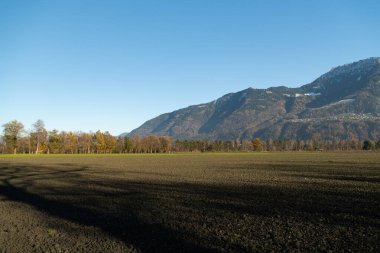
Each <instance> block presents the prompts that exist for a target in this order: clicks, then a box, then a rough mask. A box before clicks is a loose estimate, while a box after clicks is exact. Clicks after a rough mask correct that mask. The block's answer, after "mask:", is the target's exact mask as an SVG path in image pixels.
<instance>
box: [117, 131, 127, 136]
mask: <svg viewBox="0 0 380 253" xmlns="http://www.w3.org/2000/svg"><path fill="white" fill-rule="evenodd" d="M128 134H129V133H128V132H124V133H121V134H119V136H118V137H125V136H128Z"/></svg>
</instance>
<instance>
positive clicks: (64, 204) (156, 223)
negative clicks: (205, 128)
mask: <svg viewBox="0 0 380 253" xmlns="http://www.w3.org/2000/svg"><path fill="white" fill-rule="evenodd" d="M94 173H95V172H94V171H88V169H87V168H86V167H78V166H74V165H67V164H66V165H59V167H58V168H57V167H47V166H30V165H14V164H1V166H0V194H1V195H3V196H5V197H6V198H8V199H9V200H13V201H19V202H22V203H25V204H28V205H31V206H33V207H35V208H36V209H38V210H41V211H43V212H45V213H48V214H49V215H51V216H54V217H58V218H62V219H65V220H68V221H72V222H75V223H77V224H81V225H86V226H95V227H98V228H100V229H102V230H103V231H105V232H106V233H108V234H109V235H110V236H113V237H115V238H118V239H120V240H122V241H124V242H125V243H126V244H130V245H133V246H135V247H136V248H138V249H140V250H141V251H142V252H213V251H216V250H215V249H224V250H227V251H235V252H237V251H239V252H248V251H249V249H248V248H245V245H244V243H241V242H240V243H239V242H230V241H228V240H225V239H223V238H220V237H218V236H217V235H215V236H213V235H212V233H208V234H207V236H205V235H202V234H201V233H200V230H199V227H200V226H202V224H203V223H204V222H206V223H207V222H209V224H211V225H209V226H210V227H211V228H210V229H211V230H212V227H215V226H217V225H219V224H214V223H215V220H214V217H219V216H220V217H223V215H226V214H231V213H232V214H233V215H234V217H240V216H242V215H245V214H247V215H253V216H256V217H257V216H258V217H260V216H262V217H275V216H282V217H292V218H296V219H298V220H299V221H305V222H306V221H307V222H310V221H311V222H312V221H313V219H315V222H316V223H321V222H323V223H327V224H332V225H350V224H351V223H355V222H358V221H357V220H355V217H364V219H362V221H360V222H361V225H367V226H373V227H377V228H378V227H379V219H380V214H379V212H378V208H379V206H378V205H379V203H380V197H379V196H378V195H377V194H376V193H375V192H374V193H370V192H365V193H363V192H360V191H354V190H347V191H344V192H343V191H333V190H331V189H323V188H318V187H305V186H304V185H302V183H301V184H300V185H296V186H294V187H284V186H277V185H275V184H272V185H249V186H239V187H238V186H227V185H223V186H221V185H206V184H188V183H175V182H144V181H130V180H126V179H117V180H116V179H109V178H108V179H107V177H105V178H103V177H102V175H103V176H105V175H106V174H107V172H106V171H103V172H102V173H99V174H94ZM324 177H328V176H326V175H325V176H324ZM332 180H334V178H332ZM335 180H340V179H339V178H336V179H335ZM375 182H377V181H375ZM321 217H323V219H320V218H321ZM181 222H182V224H181ZM213 222H214V223H213ZM227 222H228V221H227ZM192 223H193V224H192ZM234 232H236V231H226V233H227V234H229V233H234Z"/></svg>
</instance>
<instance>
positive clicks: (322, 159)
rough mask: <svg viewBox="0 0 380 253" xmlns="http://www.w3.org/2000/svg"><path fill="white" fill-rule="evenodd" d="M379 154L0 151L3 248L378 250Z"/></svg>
mask: <svg viewBox="0 0 380 253" xmlns="http://www.w3.org/2000/svg"><path fill="white" fill-rule="evenodd" d="M379 235H380V153H374V152H368V153H365V152H357V153H260V154H252V155H247V154H232V155H228V154H219V155H213V154H209V155H127V156H38V157H30V156H26V157H19V156H17V157H1V156H0V252H380V246H379Z"/></svg>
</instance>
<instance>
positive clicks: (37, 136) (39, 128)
mask: <svg viewBox="0 0 380 253" xmlns="http://www.w3.org/2000/svg"><path fill="white" fill-rule="evenodd" d="M47 137H48V134H47V131H46V129H45V123H44V122H43V121H42V120H40V119H39V120H37V121H36V123H34V124H33V131H32V133H31V138H32V140H33V142H34V144H35V146H36V149H35V153H36V154H39V153H41V152H43V151H44V150H45V149H47V144H46V142H47Z"/></svg>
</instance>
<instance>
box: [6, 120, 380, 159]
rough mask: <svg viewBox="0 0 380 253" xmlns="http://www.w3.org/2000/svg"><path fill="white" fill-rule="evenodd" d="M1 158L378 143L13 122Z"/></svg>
mask: <svg viewBox="0 0 380 253" xmlns="http://www.w3.org/2000/svg"><path fill="white" fill-rule="evenodd" d="M0 137H1V138H0V153H1V154H111V153H171V152H251V151H313V150H321V151H322V150H361V149H364V150H375V149H380V140H378V141H377V142H376V141H374V140H364V141H361V140H358V139H356V138H351V139H350V140H323V139H322V138H321V137H320V136H319V135H315V136H313V138H311V139H309V140H272V139H268V140H260V139H259V138H254V139H253V140H240V139H236V140H229V141H222V140H173V139H172V138H171V137H169V136H155V135H149V136H145V137H141V136H130V137H129V136H123V137H121V136H112V135H111V134H110V133H109V132H107V131H106V132H101V131H97V132H95V133H85V132H72V131H58V130H56V129H53V130H51V131H48V130H46V128H45V124H44V122H43V121H42V120H37V121H36V122H35V123H34V124H33V125H32V130H30V131H25V130H24V125H23V124H22V123H21V122H18V121H16V120H13V121H10V122H8V123H6V124H4V125H3V135H2V136H0Z"/></svg>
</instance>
